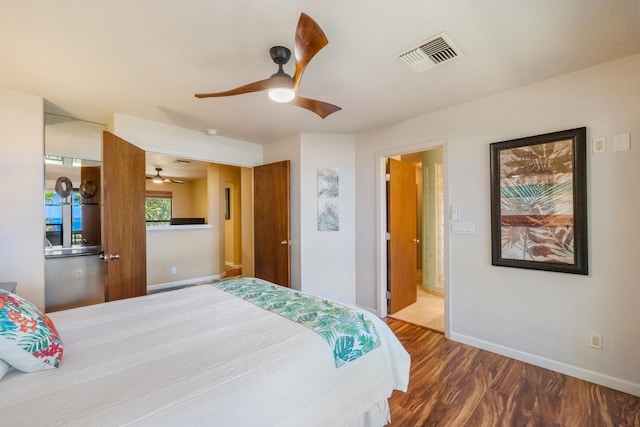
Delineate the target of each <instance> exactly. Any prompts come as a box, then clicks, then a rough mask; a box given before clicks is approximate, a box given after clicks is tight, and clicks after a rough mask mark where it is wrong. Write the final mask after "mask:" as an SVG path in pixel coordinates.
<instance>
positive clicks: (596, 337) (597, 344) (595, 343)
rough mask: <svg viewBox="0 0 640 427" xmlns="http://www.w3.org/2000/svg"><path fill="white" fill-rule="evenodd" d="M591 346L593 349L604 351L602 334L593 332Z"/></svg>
mask: <svg viewBox="0 0 640 427" xmlns="http://www.w3.org/2000/svg"><path fill="white" fill-rule="evenodd" d="M589 346H590V347H593V348H598V349H602V334H598V333H596V332H591V339H590V340H589Z"/></svg>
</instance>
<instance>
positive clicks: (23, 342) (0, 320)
mask: <svg viewBox="0 0 640 427" xmlns="http://www.w3.org/2000/svg"><path fill="white" fill-rule="evenodd" d="M61 359H62V341H61V340H60V335H59V334H58V331H57V330H56V327H55V326H54V325H53V322H51V319H49V317H48V316H47V315H46V314H44V313H42V312H41V311H40V310H38V308H37V307H36V306H34V305H33V304H31V303H30V302H28V301H27V300H25V299H23V298H21V297H19V296H18V295H15V294H12V293H10V292H7V291H3V290H1V289H0V361H4V362H6V363H7V364H9V365H10V366H13V367H14V368H15V369H18V370H20V371H23V372H35V371H42V370H45V369H53V368H57V367H58V364H59V363H60V360H61ZM0 371H2V370H1V369H0ZM0 378H1V376H0Z"/></svg>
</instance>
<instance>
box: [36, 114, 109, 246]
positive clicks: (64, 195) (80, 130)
mask: <svg viewBox="0 0 640 427" xmlns="http://www.w3.org/2000/svg"><path fill="white" fill-rule="evenodd" d="M104 130H106V126H105V125H102V124H98V123H92V122H86V121H83V120H79V119H75V118H72V117H66V116H62V115H57V114H50V113H45V133H44V140H45V144H44V145H45V147H44V153H45V156H44V171H45V174H44V176H45V182H44V195H43V197H44V206H45V224H44V227H45V253H46V254H53V253H54V252H55V251H57V252H60V251H61V250H65V251H66V252H69V251H72V252H74V253H75V252H78V253H79V252H83V251H84V252H86V251H94V252H99V251H100V245H101V235H102V230H101V228H102V224H101V216H102V213H101V205H102V203H101V193H102V183H101V165H102V132H103V131H104Z"/></svg>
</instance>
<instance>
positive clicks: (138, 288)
mask: <svg viewBox="0 0 640 427" xmlns="http://www.w3.org/2000/svg"><path fill="white" fill-rule="evenodd" d="M102 163H103V183H104V187H103V188H104V189H103V196H104V239H103V244H104V252H105V255H106V256H107V257H109V255H113V256H114V257H115V256H119V258H114V259H112V260H110V261H106V262H105V282H104V290H105V301H113V300H117V299H123V298H131V297H135V296H141V295H146V293H147V251H146V223H145V153H144V151H143V150H141V149H140V148H138V147H136V146H134V145H132V144H129V143H128V142H127V141H125V140H123V139H121V138H118V137H117V136H116V135H114V134H112V133H110V132H104V134H103V143H102Z"/></svg>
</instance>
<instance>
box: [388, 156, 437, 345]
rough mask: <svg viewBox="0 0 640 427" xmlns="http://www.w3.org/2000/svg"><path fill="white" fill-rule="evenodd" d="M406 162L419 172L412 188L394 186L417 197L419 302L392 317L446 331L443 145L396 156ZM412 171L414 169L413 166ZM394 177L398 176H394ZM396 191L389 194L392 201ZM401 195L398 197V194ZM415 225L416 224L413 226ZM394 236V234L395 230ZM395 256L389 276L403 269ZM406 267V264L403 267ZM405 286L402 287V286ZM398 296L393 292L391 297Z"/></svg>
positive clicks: (406, 216) (417, 277) (391, 260)
mask: <svg viewBox="0 0 640 427" xmlns="http://www.w3.org/2000/svg"><path fill="white" fill-rule="evenodd" d="M396 159H398V160H399V161H400V162H402V163H406V164H407V165H411V166H412V167H413V172H414V175H415V178H414V182H413V183H412V184H413V185H411V186H410V188H405V189H399V188H398V187H394V186H390V187H389V188H390V189H395V190H394V191H407V192H411V190H414V197H415V205H412V206H415V227H414V229H415V236H416V237H415V238H414V244H415V251H414V254H415V255H414V256H415V258H416V262H415V266H416V267H415V273H413V274H411V275H409V276H408V277H409V278H411V277H413V278H414V283H413V287H415V288H416V293H415V298H414V299H413V300H412V301H415V302H413V303H411V304H408V305H406V306H404V307H402V308H401V309H400V310H394V311H391V310H390V312H389V316H390V317H393V318H395V319H399V320H404V321H406V322H410V323H414V324H417V325H420V326H424V327H427V328H429V329H433V330H435V331H438V332H444V295H445V294H444V168H443V164H442V147H437V148H433V149H431V150H428V151H422V152H417V153H410V154H402V155H400V156H396ZM409 171H411V169H409ZM391 179H394V178H393V176H392V177H391ZM393 197H394V195H393V194H389V193H388V200H387V203H388V204H389V203H390V201H391V199H392V198H393ZM396 197H397V196H396ZM403 216H404V218H399V219H398V220H399V221H403V220H405V219H408V218H409V217H411V218H413V213H412V214H411V215H408V212H405V213H403ZM412 228H413V227H412ZM392 236H393V233H392ZM392 239H393V237H392ZM399 267H400V265H399V262H398V261H395V258H394V257H390V258H389V265H388V269H389V272H390V273H389V278H390V280H393V277H394V275H393V274H392V273H391V272H392V271H393V270H394V268H399ZM402 268H404V265H403V266H402ZM398 289H402V288H398ZM393 298H394V295H393V293H392V295H391V299H390V300H393Z"/></svg>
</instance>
